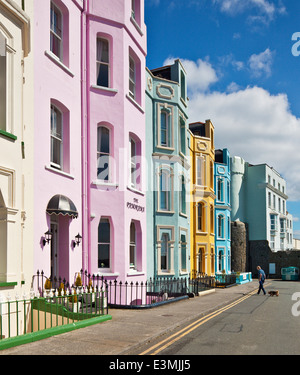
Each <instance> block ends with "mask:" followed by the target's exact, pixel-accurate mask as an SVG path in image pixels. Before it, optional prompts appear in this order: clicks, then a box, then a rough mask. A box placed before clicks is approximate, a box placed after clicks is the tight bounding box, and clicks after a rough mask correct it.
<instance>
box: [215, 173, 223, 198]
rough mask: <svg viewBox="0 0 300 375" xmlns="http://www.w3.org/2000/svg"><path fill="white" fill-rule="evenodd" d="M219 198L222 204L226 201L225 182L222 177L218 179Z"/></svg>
mask: <svg viewBox="0 0 300 375" xmlns="http://www.w3.org/2000/svg"><path fill="white" fill-rule="evenodd" d="M217 198H218V201H220V202H223V201H224V180H223V178H221V177H219V178H218V179H217Z"/></svg>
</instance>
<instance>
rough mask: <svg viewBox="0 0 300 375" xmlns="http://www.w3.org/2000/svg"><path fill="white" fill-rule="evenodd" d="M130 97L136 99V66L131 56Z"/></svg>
mask: <svg viewBox="0 0 300 375" xmlns="http://www.w3.org/2000/svg"><path fill="white" fill-rule="evenodd" d="M129 96H130V97H131V98H132V99H135V97H136V66H135V61H134V59H133V58H132V57H131V56H130V57H129Z"/></svg>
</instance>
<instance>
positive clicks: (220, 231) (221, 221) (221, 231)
mask: <svg viewBox="0 0 300 375" xmlns="http://www.w3.org/2000/svg"><path fill="white" fill-rule="evenodd" d="M217 224H218V232H217V233H218V238H224V216H223V215H218V218H217Z"/></svg>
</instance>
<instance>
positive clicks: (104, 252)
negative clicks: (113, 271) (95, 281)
mask: <svg viewBox="0 0 300 375" xmlns="http://www.w3.org/2000/svg"><path fill="white" fill-rule="evenodd" d="M110 243H111V235H110V221H109V219H108V218H101V220H100V223H99V226H98V268H110Z"/></svg>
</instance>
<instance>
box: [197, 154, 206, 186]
mask: <svg viewBox="0 0 300 375" xmlns="http://www.w3.org/2000/svg"><path fill="white" fill-rule="evenodd" d="M196 185H197V186H205V185H206V158H205V156H204V155H202V154H197V155H196Z"/></svg>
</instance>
